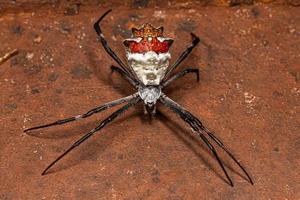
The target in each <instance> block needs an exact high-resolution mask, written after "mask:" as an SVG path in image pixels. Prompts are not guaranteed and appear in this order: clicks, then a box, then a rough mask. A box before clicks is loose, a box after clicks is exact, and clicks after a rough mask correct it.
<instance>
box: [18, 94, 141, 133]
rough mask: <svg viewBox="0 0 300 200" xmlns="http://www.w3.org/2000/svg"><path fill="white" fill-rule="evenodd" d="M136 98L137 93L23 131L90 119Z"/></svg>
mask: <svg viewBox="0 0 300 200" xmlns="http://www.w3.org/2000/svg"><path fill="white" fill-rule="evenodd" d="M137 96H138V93H135V94H133V95H130V96H127V97H123V98H121V99H118V100H115V101H111V102H108V103H105V104H103V105H101V106H98V107H96V108H93V109H91V110H90V111H88V112H86V113H84V114H82V115H76V116H74V117H70V118H66V119H61V120H58V121H55V122H53V123H49V124H45V125H41V126H36V127H32V128H28V129H25V130H24V132H28V131H31V130H35V129H40V128H46V127H50V126H56V125H62V124H65V123H69V122H72V121H75V120H79V119H83V118H87V117H90V116H91V115H93V114H95V113H99V112H101V111H103V110H106V109H108V108H111V107H113V106H116V105H119V104H121V103H124V102H128V101H131V100H132V99H134V98H136V97H137Z"/></svg>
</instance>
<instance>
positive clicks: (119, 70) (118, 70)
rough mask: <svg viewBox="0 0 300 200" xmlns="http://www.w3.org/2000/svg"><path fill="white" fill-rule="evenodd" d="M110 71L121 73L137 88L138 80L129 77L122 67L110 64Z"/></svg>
mask: <svg viewBox="0 0 300 200" xmlns="http://www.w3.org/2000/svg"><path fill="white" fill-rule="evenodd" d="M110 68H111V70H112V72H114V71H116V72H118V73H119V74H121V75H122V76H123V77H124V78H125V79H126V80H127V81H128V82H129V83H130V84H131V85H133V86H134V87H135V88H138V86H139V82H138V81H137V80H136V79H135V78H131V77H130V76H128V75H127V73H126V72H125V71H124V70H123V69H122V68H119V67H117V66H114V65H112V66H110Z"/></svg>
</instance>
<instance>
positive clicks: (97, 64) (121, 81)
mask: <svg viewBox="0 0 300 200" xmlns="http://www.w3.org/2000/svg"><path fill="white" fill-rule="evenodd" d="M85 49H86V56H87V57H88V61H89V64H90V66H91V67H92V68H93V72H94V74H95V76H96V77H97V79H98V80H99V81H100V82H102V83H104V84H105V85H111V86H112V88H113V89H116V90H117V91H118V92H119V93H121V94H123V95H126V96H127V95H128V94H133V93H134V92H133V90H132V89H134V88H133V86H131V85H130V84H129V83H128V82H127V80H126V79H125V78H124V77H122V76H121V75H120V74H118V73H117V72H113V71H112V70H111V69H110V67H111V66H112V65H116V64H115V62H114V61H113V62H111V63H109V64H108V63H107V64H106V63H105V64H103V61H102V60H99V59H96V58H97V55H96V54H95V52H93V51H92V50H91V49H90V48H85ZM103 55H104V56H107V57H110V56H109V55H108V54H106V52H105V50H104V49H103ZM116 66H118V65H116ZM101 67H106V68H108V69H109V71H110V73H108V74H107V76H108V77H109V78H107V76H104V75H103V71H107V70H103V69H101ZM116 74H117V75H116ZM112 75H115V76H114V77H116V78H117V79H118V82H115V81H114V79H115V78H114V77H113V76H112ZM121 86H122V87H121Z"/></svg>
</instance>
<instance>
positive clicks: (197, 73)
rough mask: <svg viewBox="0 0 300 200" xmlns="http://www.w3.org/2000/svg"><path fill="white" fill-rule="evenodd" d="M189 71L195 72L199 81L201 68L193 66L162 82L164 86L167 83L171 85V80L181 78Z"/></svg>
mask: <svg viewBox="0 0 300 200" xmlns="http://www.w3.org/2000/svg"><path fill="white" fill-rule="evenodd" d="M188 73H194V74H196V76H197V81H199V69H192V68H188V69H185V70H182V71H181V72H178V73H176V74H175V75H173V76H172V77H171V78H169V79H167V80H166V81H164V82H163V83H162V88H164V87H166V86H167V85H169V84H170V83H171V82H173V81H174V80H176V79H179V78H181V77H183V76H185V75H186V74H188Z"/></svg>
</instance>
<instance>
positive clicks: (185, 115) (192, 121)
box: [159, 94, 253, 186]
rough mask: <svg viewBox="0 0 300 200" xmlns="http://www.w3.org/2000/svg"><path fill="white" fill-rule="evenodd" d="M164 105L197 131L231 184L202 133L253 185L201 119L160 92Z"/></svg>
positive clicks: (215, 152)
mask: <svg viewBox="0 0 300 200" xmlns="http://www.w3.org/2000/svg"><path fill="white" fill-rule="evenodd" d="M159 100H160V101H161V102H162V103H163V104H164V105H166V106H167V107H168V108H170V109H171V110H172V111H173V112H175V113H176V114H178V115H179V116H180V117H181V118H182V119H183V120H184V121H185V122H187V123H188V124H189V125H190V126H191V127H192V129H193V130H194V131H195V132H197V133H198V134H199V136H200V138H201V139H202V141H203V142H204V143H205V144H206V145H207V147H208V148H209V149H210V150H211V152H212V153H213V154H214V156H215V158H216V159H217V161H218V163H219V165H220V166H221V168H222V170H223V172H224V174H225V175H226V178H227V180H228V181H229V183H230V185H231V186H233V182H232V180H231V178H230V177H229V175H228V173H227V171H226V169H225V166H224V164H223V161H222V160H221V159H220V157H219V156H218V153H217V151H216V150H215V148H214V146H213V145H212V144H211V143H210V141H209V140H208V139H207V138H206V136H205V135H204V134H207V135H208V136H209V137H210V138H211V139H212V140H213V141H214V142H215V143H216V144H217V145H219V146H220V147H221V148H222V149H223V150H224V151H225V152H226V153H227V154H228V155H229V156H230V157H231V159H232V160H233V161H234V162H235V163H236V164H237V165H238V166H239V167H240V168H241V169H242V171H243V172H244V174H245V175H246V176H247V178H248V180H249V182H250V183H251V184H252V185H253V181H252V179H251V177H250V175H249V174H248V172H247V171H246V169H245V168H244V167H243V166H242V164H241V163H240V162H239V161H238V160H237V159H236V158H235V157H234V156H233V154H232V153H231V152H230V151H229V150H228V149H227V148H226V147H225V146H224V144H223V143H222V142H221V140H220V139H218V138H217V137H216V136H215V135H214V134H213V133H212V132H210V131H208V129H207V128H205V127H204V126H203V124H202V123H201V121H200V120H199V119H198V118H196V117H195V116H193V115H192V114H191V113H190V112H189V111H187V110H185V109H184V108H183V107H182V106H180V105H179V104H178V103H176V102H175V101H173V100H172V99H170V98H169V97H167V96H166V95H164V94H162V96H161V97H160V99H159Z"/></svg>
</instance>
